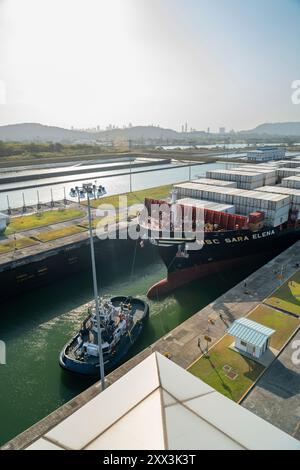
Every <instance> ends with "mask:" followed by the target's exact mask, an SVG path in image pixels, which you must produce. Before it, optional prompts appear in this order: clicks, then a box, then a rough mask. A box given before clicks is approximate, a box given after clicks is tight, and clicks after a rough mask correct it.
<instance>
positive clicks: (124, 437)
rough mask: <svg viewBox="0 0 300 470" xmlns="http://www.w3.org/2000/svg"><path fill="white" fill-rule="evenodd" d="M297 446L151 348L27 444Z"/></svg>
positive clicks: (175, 447) (85, 446) (71, 446)
mask: <svg viewBox="0 0 300 470" xmlns="http://www.w3.org/2000/svg"><path fill="white" fill-rule="evenodd" d="M51 447H52V448H57V447H58V448H61V449H97V450H99V449H105V450H114V449H118V450H127V449H135V450H138V449H149V450H151V449H158V450H159V449H170V450H181V449H185V450H190V449H198V450H202V449H203V450H204V449H215V450H217V449H274V450H275V449H276V450H278V449H298V450H300V442H299V441H297V440H296V439H294V438H293V437H291V436H289V435H288V434H286V433H284V432H283V431H280V430H279V429H277V428H275V427H274V426H273V425H271V424H270V423H267V422H266V421H264V420H263V419H261V418H259V417H257V416H256V415H254V414H252V413H251V412H249V411H248V410H246V409H244V408H242V407H241V406H240V405H238V404H236V403H234V402H233V401H231V400H229V399H228V398H226V397H225V396H223V395H221V394H220V393H219V392H217V391H215V390H214V389H213V388H212V387H210V386H209V385H207V384H206V383H204V382H203V381H202V380H200V379H198V378H197V377H195V376H193V375H192V374H190V373H189V372H187V371H185V370H184V369H182V368H181V367H179V366H178V365H176V364H175V363H174V362H172V361H171V360H169V359H167V358H165V357H164V356H161V355H160V354H158V353H154V354H152V355H151V356H149V357H148V358H147V359H145V360H144V361H143V362H141V363H140V364H139V365H137V366H136V367H135V368H134V369H132V370H130V371H129V372H128V373H127V374H126V375H124V376H123V377H122V378H121V379H119V380H118V381H117V382H115V383H114V384H112V385H111V386H110V387H109V388H107V389H106V390H105V391H104V392H102V393H100V394H99V395H98V396H97V397H96V398H94V399H92V400H91V401H89V402H88V403H86V404H85V405H83V406H82V407H81V408H80V409H79V410H77V411H75V412H74V413H73V414H72V415H71V416H69V417H68V418H66V419H65V420H64V421H62V422H61V423H60V424H59V425H57V426H56V427H54V428H53V429H52V430H51V431H50V432H48V433H47V434H46V436H42V437H41V438H40V439H39V440H38V441H36V442H35V443H34V444H32V445H31V446H29V447H28V449H31V450H34V449H42V448H45V449H46V448H47V449H49V448H51Z"/></svg>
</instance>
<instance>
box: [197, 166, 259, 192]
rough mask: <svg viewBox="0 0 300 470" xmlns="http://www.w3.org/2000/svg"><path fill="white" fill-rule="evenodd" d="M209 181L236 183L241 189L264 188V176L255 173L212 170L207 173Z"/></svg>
mask: <svg viewBox="0 0 300 470" xmlns="http://www.w3.org/2000/svg"><path fill="white" fill-rule="evenodd" d="M206 177H207V178H209V179H214V178H215V179H219V180H224V181H234V182H235V183H237V187H238V188H239V189H249V190H250V189H255V188H259V187H260V186H263V184H264V176H263V175H262V174H261V173H259V172H255V171H240V170H210V171H207V172H206Z"/></svg>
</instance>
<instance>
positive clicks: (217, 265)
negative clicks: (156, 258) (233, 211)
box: [148, 227, 300, 298]
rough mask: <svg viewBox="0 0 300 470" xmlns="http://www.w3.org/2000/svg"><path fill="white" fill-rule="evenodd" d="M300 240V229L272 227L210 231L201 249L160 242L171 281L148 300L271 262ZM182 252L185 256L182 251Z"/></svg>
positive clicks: (154, 289) (176, 241)
mask: <svg viewBox="0 0 300 470" xmlns="http://www.w3.org/2000/svg"><path fill="white" fill-rule="evenodd" d="M299 239H300V227H298V228H297V229H295V228H291V229H285V230H281V229H280V228H274V229H273V228H271V229H263V230H261V231H258V232H251V231H250V230H240V231H228V232H206V233H205V239H204V240H203V241H200V242H199V246H198V248H199V249H197V250H196V249H194V250H193V249H189V245H190V247H191V246H192V243H188V242H187V241H184V240H182V239H176V238H174V237H170V238H168V239H163V238H162V239H157V241H156V243H157V245H158V250H159V254H160V257H161V259H162V260H163V262H164V263H165V265H166V267H167V271H168V274H167V278H166V279H163V280H162V281H160V282H158V283H157V284H155V285H154V286H152V287H151V289H150V290H149V291H148V297H149V298H154V297H157V296H158V295H167V294H169V293H170V292H172V291H174V290H175V289H176V288H178V287H180V286H182V285H184V284H186V283H188V282H190V281H192V280H195V279H198V278H203V277H207V276H209V275H213V274H215V273H217V272H221V271H223V272H224V271H226V270H228V269H232V268H234V267H239V266H242V265H244V264H245V263H248V262H250V263H252V264H254V262H259V261H262V262H263V261H268V260H269V259H272V258H273V257H274V256H276V255H277V254H279V253H280V252H282V251H283V250H285V249H287V248H288V247H289V246H291V245H292V244H293V243H295V242H296V241H298V240H299ZM179 248H180V249H181V253H182V255H181V256H178V250H179Z"/></svg>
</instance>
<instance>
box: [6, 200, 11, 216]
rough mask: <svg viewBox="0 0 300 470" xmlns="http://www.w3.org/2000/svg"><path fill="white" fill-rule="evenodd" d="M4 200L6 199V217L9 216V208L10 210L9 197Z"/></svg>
mask: <svg viewBox="0 0 300 470" xmlns="http://www.w3.org/2000/svg"><path fill="white" fill-rule="evenodd" d="M6 199H7V213H8V215H10V214H11V208H10V204H9V197H8V196H6Z"/></svg>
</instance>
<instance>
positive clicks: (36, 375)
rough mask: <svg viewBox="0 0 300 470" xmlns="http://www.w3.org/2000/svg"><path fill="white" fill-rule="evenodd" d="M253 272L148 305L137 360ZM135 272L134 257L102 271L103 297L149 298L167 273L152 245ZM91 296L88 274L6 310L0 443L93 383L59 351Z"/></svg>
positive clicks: (0, 331)
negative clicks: (65, 363) (70, 368)
mask: <svg viewBox="0 0 300 470" xmlns="http://www.w3.org/2000/svg"><path fill="white" fill-rule="evenodd" d="M254 269H255V266H252V267H247V266H245V267H244V268H243V269H240V270H236V271H231V272H229V273H226V275H224V274H218V275H216V276H215V277H213V278H209V279H206V280H201V281H196V282H194V283H191V284H189V285H188V286H184V287H183V288H181V289H178V290H177V291H176V293H174V294H173V295H170V296H169V297H167V298H165V299H162V300H160V301H152V302H150V319H149V322H148V324H147V326H146V327H145V329H144V331H143V333H142V336H141V337H140V338H139V341H138V343H137V344H136V346H135V349H134V351H132V354H136V353H137V352H139V351H141V350H142V349H144V348H145V347H146V346H148V345H150V344H151V343H153V342H154V341H155V340H157V339H158V338H160V337H161V336H163V335H165V334H166V333H167V332H168V331H170V330H171V329H173V328H174V327H175V326H177V325H178V324H180V323H181V322H183V321H184V320H186V319H187V318H189V317H190V316H191V315H193V314H194V313H196V312H197V311H198V310H200V309H201V308H203V307H204V306H206V305H207V304H208V303H210V302H212V301H213V300H214V299H216V298H217V297H218V296H219V295H221V294H223V293H224V292H226V291H227V290H228V289H229V288H231V287H232V286H233V285H235V284H236V283H237V282H239V281H240V280H241V279H243V278H245V277H246V276H247V275H248V274H250V272H251V271H253V270H254ZM131 272H132V254H130V253H129V254H128V258H126V259H124V260H123V261H122V262H120V263H119V264H118V266H116V269H115V272H114V274H113V275H112V274H107V273H106V272H105V267H103V266H99V267H98V274H99V285H100V290H101V294H105V295H108V296H113V295H116V294H123V293H125V295H133V296H139V297H141V298H146V297H145V293H146V292H147V289H148V288H149V287H150V286H151V285H152V284H153V283H155V282H156V281H158V280H159V279H161V278H163V277H165V274H166V270H165V267H164V265H163V264H162V262H161V261H160V259H159V258H158V255H157V253H156V250H155V248H153V247H152V246H147V247H146V248H144V249H140V248H139V249H138V250H137V258H136V262H135V268H134V270H133V274H132V275H131ZM91 298H92V283H91V275H90V273H89V272H83V273H80V274H78V275H76V276H73V277H70V278H68V279H65V280H64V281H63V282H62V281H60V282H57V283H54V284H52V285H49V286H47V287H44V288H40V289H36V290H34V291H31V292H28V293H26V294H24V295H22V296H20V297H17V298H15V299H11V300H10V301H8V302H7V303H5V304H1V306H0V311H1V316H0V339H1V340H3V341H5V343H6V350H7V360H6V362H7V363H6V365H0V445H1V444H3V443H5V442H6V441H8V440H9V439H11V438H12V437H14V436H16V435H17V434H19V433H20V432H22V431H23V430H25V429H26V428H28V427H29V426H31V425H32V424H34V423H36V422H37V421H38V420H40V419H41V418H43V417H44V416H46V415H47V414H49V413H50V412H52V411H53V410H54V409H56V408H57V407H59V406H60V405H62V404H64V403H65V402H67V401H68V400H70V399H71V398H72V397H74V396H75V395H77V394H78V393H80V392H81V391H83V390H84V389H86V388H87V387H88V386H90V385H91V384H92V383H93V380H92V379H86V378H82V377H77V376H73V375H70V374H69V373H67V372H66V371H63V370H62V369H61V368H60V367H59V365H58V355H59V352H60V350H61V348H62V347H63V345H64V344H65V343H66V342H67V341H68V340H69V339H70V337H71V336H72V335H73V334H74V333H75V332H76V331H77V330H78V327H79V326H80V323H81V321H82V319H83V317H84V315H82V316H81V315H75V314H72V313H70V311H71V310H72V309H74V308H76V307H78V306H80V305H82V304H83V303H86V302H88V301H89V300H91ZM112 406H113V405H112Z"/></svg>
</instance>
